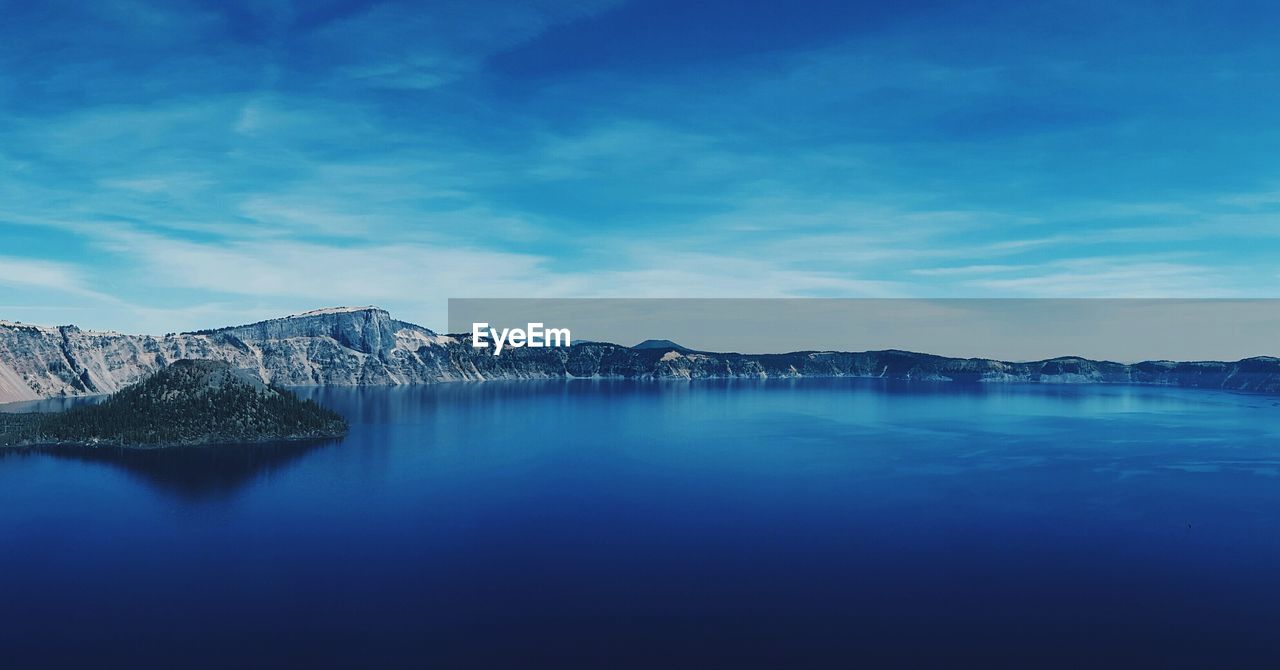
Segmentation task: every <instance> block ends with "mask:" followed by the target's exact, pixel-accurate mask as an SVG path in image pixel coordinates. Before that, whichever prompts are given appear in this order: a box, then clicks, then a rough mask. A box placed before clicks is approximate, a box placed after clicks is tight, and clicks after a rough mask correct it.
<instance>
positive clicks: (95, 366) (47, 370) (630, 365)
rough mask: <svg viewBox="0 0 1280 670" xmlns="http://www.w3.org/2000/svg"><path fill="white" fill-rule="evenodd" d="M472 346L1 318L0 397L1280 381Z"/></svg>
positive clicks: (301, 328)
mask: <svg viewBox="0 0 1280 670" xmlns="http://www.w3.org/2000/svg"><path fill="white" fill-rule="evenodd" d="M492 351H493V350H492V349H473V348H472V347H471V346H470V342H469V335H459V336H450V335H440V334H437V333H434V332H432V331H431V330H428V329H426V328H423V327H421V326H417V325H414V324H411V323H407V322H404V321H398V320H396V319H393V318H392V317H391V315H390V314H388V313H387V312H385V311H383V310H381V309H377V308H374V307H358V308H333V309H324V310H317V311H314V312H307V313H305V314H299V315H296V316H289V317H284V318H281V319H272V320H269V321H262V322H259V323H253V324H248V325H244V326H232V327H227V328H218V329H214V330H204V331H198V332H193V333H178V334H170V335H165V336H163V337H153V336H147V335H122V334H119V333H98V332H90V331H82V330H80V329H79V328H76V327H75V326H62V327H57V328H51V327H43V326H31V325H26V324H18V323H10V322H2V321H0V402H11V401H15V400H29V399H36V398H47V397H54V396H77V395H90V394H101V393H112V392H115V391H118V390H120V389H121V388H124V387H126V386H128V385H129V384H132V383H134V382H136V381H138V380H139V379H141V378H143V377H144V376H146V375H148V374H150V373H152V372H155V371H157V370H160V369H162V368H165V367H167V366H168V365H170V364H171V363H173V362H174V361H177V360H181V359H188V358H199V359H210V360H219V361H226V362H228V363H230V364H231V365H232V366H234V367H237V368H241V369H244V370H249V371H251V372H252V373H253V374H255V375H256V376H257V377H258V378H260V379H262V380H263V381H266V382H270V383H274V384H281V385H287V386H311V385H403V384H425V383H435V382H445V381H457V380H481V379H555V378H571V377H605V378H626V379H710V378H776V377H782V378H788V377H877V378H886V379H907V380H926V381H956V382H990V383H998V382H1032V383H1057V384H1061V383H1118V384H1163V385H1170V386H1188V387H1198V388H1217V389H1231V390H1241V391H1261V392H1268V393H1280V359H1276V358H1270V357H1263V358H1250V359H1246V360H1243V361H1236V362H1191V363H1178V362H1171V361H1149V362H1143V363H1137V364H1122V363H1113V362H1107V361H1093V360H1088V359H1083V358H1072V357H1067V358H1054V359H1050V360H1045V361H1035V362H1027V363H1012V362H1006V361H998V360H991V359H981V358H947V357H943V356H933V355H930V354H920V353H913V352H907V351H893V350H891V351H868V352H859V353H852V352H836V351H825V352H814V351H806V352H794V353H785V354H759V355H754V354H733V353H707V352H696V351H692V350H689V349H685V348H683V347H680V346H679V345H675V344H674V343H672V345H671V346H666V345H665V344H663V343H661V342H650V343H646V346H644V347H636V348H631V347H624V346H620V345H615V344H606V343H597V342H584V343H580V344H575V345H574V346H572V347H569V348H543V349H528V348H525V349H506V350H504V351H503V353H502V355H501V356H494V355H493V354H492Z"/></svg>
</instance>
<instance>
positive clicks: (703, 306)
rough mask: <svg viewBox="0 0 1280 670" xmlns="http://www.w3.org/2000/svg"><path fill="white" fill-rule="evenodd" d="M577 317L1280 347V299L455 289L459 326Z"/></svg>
mask: <svg viewBox="0 0 1280 670" xmlns="http://www.w3.org/2000/svg"><path fill="white" fill-rule="evenodd" d="M476 323H487V324H489V326H490V327H492V328H495V329H501V328H526V327H527V325H528V324H530V323H540V324H543V326H544V327H546V328H568V329H570V330H571V332H572V338H573V341H575V342H580V341H584V340H591V341H603V342H612V343H615V344H621V345H627V346H632V345H635V344H637V343H640V342H642V341H644V340H670V341H672V342H675V343H677V344H679V345H681V346H683V347H687V348H689V349H694V350H700V351H714V352H739V353H786V352H792V351H869V350H881V349H904V350H909V351H916V352H922V353H931V354H939V355H942V356H953V357H983V358H994V359H1000V360H1007V361H1030V360H1041V359H1047V358H1052V357H1056V356H1081V357H1085V358H1091V359H1098V360H1113V361H1118V362H1136V361H1144V360H1162V359H1163V360H1180V361H1188V360H1238V359H1242V358H1248V357H1252V356H1274V355H1277V354H1280V339H1278V337H1277V334H1280V300H1173V299H1117V300H1099V299H1088V300H1084V299H1080V300H1068V299H1061V300H1059V299H957V300H928V299H906V300H896V299H894V300H879V299H825V298H814V299H805V298H796V299H470V298H466V299H450V300H449V331H450V332H451V333H470V332H471V331H472V329H473V325H474V324H476Z"/></svg>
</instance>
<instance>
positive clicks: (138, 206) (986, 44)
mask: <svg viewBox="0 0 1280 670" xmlns="http://www.w3.org/2000/svg"><path fill="white" fill-rule="evenodd" d="M0 9H2V10H3V12H4V16H5V17H6V20H5V21H4V22H0V106H2V108H3V112H2V116H0V318H6V319H10V320H22V321H28V322H36V323H51V324H53V323H69V322H74V323H77V324H79V325H81V326H84V327H92V328H102V329H105V328H111V329H118V330H125V331H135V332H165V331H170V330H179V329H190V328H197V327H203V326H211V325H220V324H225V323H240V322H245V321H250V320H254V319H257V318H263V317H269V316H275V315H280V314H285V313H291V312H297V311H302V310H305V309H310V308H315V307H321V306H327V305H341V304H378V305H381V306H384V307H387V308H388V309H391V310H392V311H393V312H394V313H395V314H397V315H398V316H400V317H401V318H405V319H407V320H412V321H417V322H420V323H424V324H425V325H428V326H433V327H443V326H444V310H445V300H446V298H448V297H670V296H680V297H689V296H699V297H779V296H823V297H862V296H868V297H1040V296H1043V297H1095V296H1107V297H1120V296H1126V297H1153V296H1176V297H1276V296H1275V293H1276V292H1275V290H1274V287H1275V286H1276V285H1277V281H1280V158H1277V157H1278V156H1280V123H1278V121H1280V112H1277V110H1280V49H1276V48H1275V47H1274V44H1273V43H1274V35H1275V32H1276V29H1277V27H1278V26H1280V10H1277V9H1275V8H1274V7H1270V6H1268V3H1253V4H1246V3H1233V2H1218V3H1179V2H1153V3H1136V2H1133V3H1114V2H1087V1H1086V2H1070V3H975V2H947V3H940V2H902V3H883V2H877V3H850V2H787V3H753V2H741V1H738V2H706V3H688V2H612V1H606V0H602V1H600V2H583V1H577V2H566V3H554V2H485V1H483V0H481V1H476V0H471V1H468V2H458V3H452V2H432V3H395V2H387V3H363V2H325V1H319V2H316V1H312V2H305V3H304V2H298V3H288V2H270V1H262V2H246V3H236V2H190V3H188V2H165V3H153V2H141V1H134V2H110V1H107V2H95V3H80V2H66V3H59V2H42V3H27V2H7V1H4V0H0Z"/></svg>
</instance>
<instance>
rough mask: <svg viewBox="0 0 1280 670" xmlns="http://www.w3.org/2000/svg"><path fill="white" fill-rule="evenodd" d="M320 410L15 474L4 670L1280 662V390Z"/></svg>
mask: <svg viewBox="0 0 1280 670" xmlns="http://www.w3.org/2000/svg"><path fill="white" fill-rule="evenodd" d="M302 394H303V395H306V396H309V397H313V398H315V399H316V400H317V401H319V402H320V403H322V404H324V405H326V406H328V407H331V408H333V409H335V410H337V411H339V412H341V413H342V414H344V415H345V416H346V417H347V418H348V419H349V420H350V421H351V424H352V425H351V433H350V435H349V436H348V437H346V438H345V439H343V440H342V441H340V442H332V443H327V444H320V445H310V446H299V445H280V446H255V447H232V448H222V449H195V450H178V451H164V452H147V453H138V452H124V453H121V452H118V451H116V450H98V451H67V452H62V451H52V452H50V451H45V452H39V451H30V450H28V451H17V452H14V451H11V452H0V643H2V650H0V655H2V657H3V659H5V660H0V665H3V666H5V667H21V666H24V665H30V664H39V665H41V666H43V667H48V666H49V665H52V664H58V663H75V664H78V665H88V664H90V663H93V664H97V665H110V664H123V663H130V664H155V665H168V666H169V667H191V666H222V667H236V666H238V665H243V664H241V663H237V660H238V659H245V658H249V659H251V660H253V661H255V662H257V663H284V662H292V663H297V664H304V663H305V664H320V665H342V666H349V667H357V666H360V667H379V666H382V667H386V666H414V667H422V666H429V665H432V664H438V666H439V667H459V666H468V667H488V668H493V667H511V666H529V665H534V664H540V665H546V664H555V665H568V664H588V665H598V666H607V667H620V666H645V667H664V666H671V665H701V666H711V665H721V666H726V665H727V666H730V667H732V666H743V665H775V666H785V665H788V664H791V665H796V664H805V663H807V664H816V663H819V662H824V661H827V662H831V663H832V664H833V665H835V664H839V665H846V666H847V665H850V664H852V663H856V662H860V661H861V662H867V663H871V664H874V665H881V666H883V665H894V664H900V665H910V664H924V665H932V666H955V665H963V664H983V665H987V666H992V665H994V666H999V665H1007V666H1026V665H1028V664H1033V665H1041V666H1043V665H1063V666H1073V665H1115V666H1128V667H1132V666H1134V665H1137V664H1147V665H1163V666H1166V667H1167V666H1176V665H1188V666H1217V667H1229V666H1236V667H1239V666H1242V665H1247V666H1271V667H1275V666H1276V665H1277V664H1278V663H1280V638H1277V633H1276V631H1278V630H1280V398H1275V397H1268V396H1256V395H1243V394H1229V393H1219V392H1211V391H1190V390H1177V389H1161V388H1142V387H1118V386H1040V387H1038V386H1031V385H1009V386H1004V385H987V386H962V385H946V384H937V385H932V384H887V383H878V382H875V381H867V380H804V381H797V382H785V381H775V382H767V383H765V382H760V383H744V382H695V383H624V382H590V381H581V382H553V383H542V382H524V383H520V382H504V383H483V384H445V385H438V386H428V387H415V388H399V389H395V388H393V389H385V388H369V389H309V390H303V391H302ZM9 409H11V410H12V409H13V408H9Z"/></svg>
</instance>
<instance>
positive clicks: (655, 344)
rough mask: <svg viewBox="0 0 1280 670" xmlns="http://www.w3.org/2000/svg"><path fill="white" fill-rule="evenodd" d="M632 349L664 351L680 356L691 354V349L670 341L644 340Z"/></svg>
mask: <svg viewBox="0 0 1280 670" xmlns="http://www.w3.org/2000/svg"><path fill="white" fill-rule="evenodd" d="M631 348H632V349H662V350H664V351H678V352H680V353H682V354H684V353H691V352H693V349H690V348H688V347H682V346H680V345H679V344H676V343H675V342H672V341H671V340H645V341H644V342H641V343H640V344H637V345H635V346H634V347H631Z"/></svg>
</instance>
